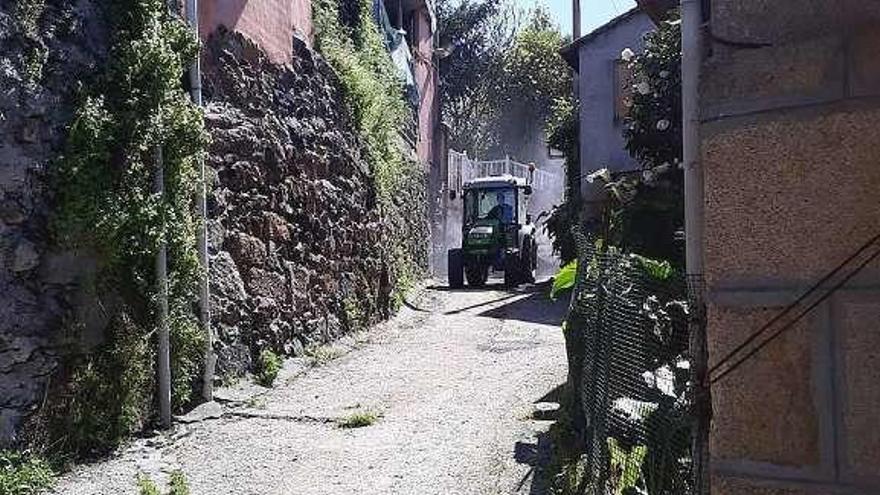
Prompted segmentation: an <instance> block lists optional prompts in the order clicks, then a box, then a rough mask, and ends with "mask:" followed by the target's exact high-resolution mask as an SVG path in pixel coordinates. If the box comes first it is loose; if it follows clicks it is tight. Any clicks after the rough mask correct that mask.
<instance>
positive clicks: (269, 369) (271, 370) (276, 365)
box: [257, 349, 283, 387]
mask: <svg viewBox="0 0 880 495" xmlns="http://www.w3.org/2000/svg"><path fill="white" fill-rule="evenodd" d="M282 364H283V362H282V361H281V358H280V357H278V355H277V354H275V353H274V352H272V351H270V350H268V349H264V350H263V352H261V353H260V358H259V360H258V362H257V383H259V384H260V385H262V386H264V387H271V386H272V384H273V383H275V378H277V377H278V372H279V371H281V366H282Z"/></svg>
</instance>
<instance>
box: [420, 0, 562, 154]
mask: <svg viewBox="0 0 880 495" xmlns="http://www.w3.org/2000/svg"><path fill="white" fill-rule="evenodd" d="M502 2H503V0H486V1H483V2H479V1H472V0H464V1H461V2H453V1H452V0H441V1H440V2H439V3H438V8H437V10H438V17H439V25H440V28H439V31H440V40H441V44H443V45H444V46H447V47H449V49H450V50H451V54H450V56H449V57H447V58H446V59H443V60H442V61H441V64H440V78H441V101H442V105H443V116H444V119H446V121H447V122H448V123H449V124H450V127H451V130H452V132H451V144H452V146H453V147H455V148H458V149H462V150H466V151H468V152H470V153H472V154H475V155H487V154H492V155H497V156H501V155H504V154H510V155H513V156H518V157H520V158H522V159H529V158H530V157H529V156H528V155H527V153H526V150H525V149H523V144H524V142H525V139H523V138H524V137H527V136H531V135H532V134H533V133H534V132H540V131H541V130H543V129H544V127H545V125H546V122H547V120H548V119H549V117H550V115H551V111H552V107H553V104H554V101H556V100H557V99H560V98H570V97H571V71H570V69H569V68H568V66H567V65H566V64H565V61H564V60H563V59H562V57H561V56H560V54H559V49H560V48H561V47H562V45H563V44H564V43H565V42H566V41H567V40H566V39H565V38H564V37H563V35H562V34H561V33H560V32H559V30H558V28H557V27H556V26H555V25H553V23H552V21H551V19H550V16H549V15H548V14H547V12H546V11H545V10H543V9H540V8H537V9H534V10H532V11H531V12H529V13H528V14H527V16H526V21H525V22H521V18H522V15H521V14H520V13H517V12H516V11H515V9H513V7H511V6H510V5H508V4H506V3H502Z"/></svg>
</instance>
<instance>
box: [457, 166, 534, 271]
mask: <svg viewBox="0 0 880 495" xmlns="http://www.w3.org/2000/svg"><path fill="white" fill-rule="evenodd" d="M462 189H463V191H462V201H463V202H464V205H463V206H464V207H463V218H462V246H461V248H458V249H451V250H450V251H449V253H448V254H449V259H448V261H449V267H448V268H449V284H450V286H452V287H461V286H463V285H464V279H465V278H466V279H467V283H468V285H470V286H472V287H481V286H483V285H484V284H485V283H486V280H487V279H488V277H489V270H490V269H494V270H496V271H503V272H504V281H505V284H506V285H508V286H513V285H516V284H518V283H521V282H528V281H534V269H535V265H536V253H537V250H536V245H535V241H534V239H535V226H534V225H533V224H532V221H531V218H530V216H529V215H528V213H527V210H528V197H529V195H530V194H531V193H532V187H531V185H529V184H528V183H527V182H526V180H525V179H523V178H520V177H514V176H511V175H502V176H491V177H481V178H478V179H474V180H472V181H470V182H467V183H465V184H464V185H463V187H462Z"/></svg>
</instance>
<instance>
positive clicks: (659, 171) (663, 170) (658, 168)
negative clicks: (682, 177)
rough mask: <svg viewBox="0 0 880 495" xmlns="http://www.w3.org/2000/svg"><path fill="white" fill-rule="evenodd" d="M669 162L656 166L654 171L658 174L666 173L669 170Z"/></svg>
mask: <svg viewBox="0 0 880 495" xmlns="http://www.w3.org/2000/svg"><path fill="white" fill-rule="evenodd" d="M669 167H670V165H669V162H663V163H661V164H660V165H658V166H656V167H654V173H655V174H657V175H660V174H663V173H666V172H667V171H668V170H669Z"/></svg>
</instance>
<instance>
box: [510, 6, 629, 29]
mask: <svg viewBox="0 0 880 495" xmlns="http://www.w3.org/2000/svg"><path fill="white" fill-rule="evenodd" d="M516 3H517V4H518V5H519V6H520V7H522V8H525V9H528V8H530V7H533V6H535V5H536V4H538V5H544V6H545V7H547V8H548V9H549V10H550V14H551V15H552V16H553V17H554V18H555V19H556V22H557V23H558V24H559V26H560V28H562V32H563V33H566V34H571V0H516ZM635 6H636V2H635V0H581V35H584V34H587V33H589V32H590V31H592V30H594V29H596V28H597V27H599V26H601V25H602V24H605V23H606V22H608V21H610V20H611V19H613V18H615V17H617V16H618V15H620V14H623V13H624V12H626V11H627V10H629V9H631V8H633V7H635Z"/></svg>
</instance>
